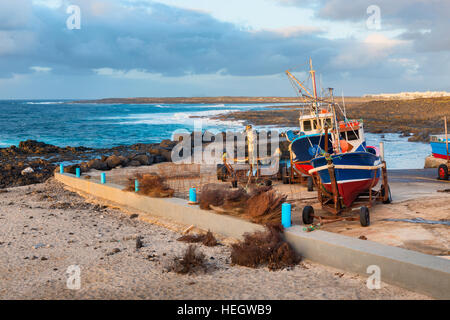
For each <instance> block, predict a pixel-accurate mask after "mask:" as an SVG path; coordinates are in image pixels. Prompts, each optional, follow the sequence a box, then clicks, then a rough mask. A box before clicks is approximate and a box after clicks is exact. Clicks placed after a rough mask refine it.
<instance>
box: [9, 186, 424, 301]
mask: <svg viewBox="0 0 450 320" xmlns="http://www.w3.org/2000/svg"><path fill="white" fill-rule="evenodd" d="M0 192H1V193H0V283H1V286H0V299H428V297H426V296H423V295H420V294H417V293H414V292H410V291H407V290H404V289H401V288H397V287H394V286H391V285H387V284H384V283H383V284H382V288H381V289H379V290H369V289H367V287H366V279H365V278H363V277H360V276H358V275H355V274H350V273H345V274H344V273H342V271H340V270H337V269H334V268H330V267H326V266H322V265H319V264H316V263H312V262H310V261H303V262H302V263H301V264H300V265H299V266H297V267H295V268H293V269H292V270H282V271H277V272H271V271H269V270H268V269H267V268H260V269H256V270H255V269H250V268H245V267H239V266H231V265H230V258H229V255H230V248H229V246H228V245H227V244H228V243H229V241H228V240H227V239H224V240H223V241H222V243H223V245H220V246H216V247H212V248H210V247H205V246H200V250H201V251H202V252H203V253H204V254H205V255H206V258H207V261H208V262H207V263H208V270H207V272H206V273H203V272H201V273H198V274H195V275H179V274H176V273H174V272H168V271H167V268H168V266H169V265H170V264H171V263H172V261H173V259H174V257H175V256H179V255H181V253H182V252H183V251H184V250H185V249H186V247H187V246H188V244H186V243H182V242H178V241H176V239H177V238H178V237H179V236H180V233H179V232H176V231H174V230H181V229H180V228H179V227H178V228H177V227H173V228H171V229H173V230H171V229H168V228H165V227H162V226H159V225H155V224H151V223H148V219H147V222H146V221H143V220H141V218H140V217H137V218H135V217H132V216H130V214H131V213H132V212H125V211H120V210H118V209H115V208H112V207H107V206H105V205H103V204H99V203H92V202H87V201H85V199H84V198H83V197H81V196H80V195H78V194H76V193H73V192H70V191H67V190H65V189H64V188H63V186H62V185H61V184H59V183H57V182H56V181H54V180H53V179H51V180H48V181H47V182H46V183H43V184H37V185H32V186H26V187H17V188H11V189H8V190H7V191H6V192H5V191H0ZM137 236H140V237H142V241H143V244H144V246H143V247H142V248H140V249H136V237H137ZM72 265H77V266H79V267H80V270H81V288H80V289H79V290H70V289H68V288H67V280H68V276H69V274H68V273H67V269H68V267H69V266H72Z"/></svg>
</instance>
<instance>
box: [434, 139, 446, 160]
mask: <svg viewBox="0 0 450 320" xmlns="http://www.w3.org/2000/svg"><path fill="white" fill-rule="evenodd" d="M430 144H431V152H432V153H433V157H435V158H439V159H447V145H446V143H445V142H430ZM449 147H450V142H449Z"/></svg>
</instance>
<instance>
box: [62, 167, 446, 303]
mask: <svg viewBox="0 0 450 320" xmlns="http://www.w3.org/2000/svg"><path fill="white" fill-rule="evenodd" d="M55 176H56V179H57V180H58V181H60V182H62V183H64V184H66V185H68V186H70V187H72V188H75V189H78V190H80V191H83V192H86V193H89V194H91V195H93V196H96V197H99V198H103V199H105V200H109V201H113V202H115V203H117V204H119V205H125V206H128V207H131V208H134V209H137V210H140V211H142V212H146V213H149V214H151V215H154V216H161V217H165V218H170V219H173V220H175V221H177V222H179V223H182V224H186V225H195V226H197V227H199V228H201V229H204V230H211V231H212V232H215V233H219V234H222V235H225V236H228V237H234V238H238V239H239V238H242V235H243V234H244V233H245V232H250V233H251V232H254V231H256V230H263V227H262V226H260V225H257V224H254V223H250V222H247V221H244V220H241V219H238V218H234V217H230V216H227V215H219V214H216V213H213V212H211V211H206V210H200V209H199V208H198V206H192V205H189V204H187V201H186V200H183V199H177V198H170V199H158V198H150V197H146V196H141V195H138V194H136V193H134V192H126V191H123V190H122V187H121V186H117V185H113V184H99V183H96V182H92V181H89V180H85V179H82V178H81V179H79V178H76V177H75V176H74V175H71V174H66V173H65V174H55ZM284 234H285V238H286V240H287V241H288V242H289V243H290V244H291V245H292V247H293V248H294V249H295V250H296V251H297V252H298V253H300V254H301V255H302V256H303V257H304V258H307V259H309V260H312V261H315V262H318V263H321V264H325V265H329V266H332V267H336V268H339V269H342V270H345V271H348V272H355V273H358V274H361V275H365V276H368V274H367V273H366V271H367V267H368V266H370V265H377V266H379V267H380V269H381V281H382V282H386V283H390V284H394V285H397V286H400V287H403V288H406V289H409V290H412V291H416V292H420V293H423V294H426V295H429V296H431V297H434V298H437V299H450V261H449V260H446V259H442V258H438V257H434V256H430V255H426V254H422V253H419V252H415V251H410V250H405V249H401V248H396V247H390V246H386V245H382V244H379V243H376V242H372V241H367V240H359V239H354V238H351V237H347V236H343V235H339V234H335V233H330V232H325V231H320V230H317V231H314V232H305V231H303V228H302V227H301V226H293V227H291V228H289V229H287V230H286V231H285V233H284Z"/></svg>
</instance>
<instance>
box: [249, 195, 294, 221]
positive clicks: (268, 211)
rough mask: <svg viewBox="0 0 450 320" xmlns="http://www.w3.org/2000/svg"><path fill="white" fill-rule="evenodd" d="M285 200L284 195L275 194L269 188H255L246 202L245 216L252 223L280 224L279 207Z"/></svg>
mask: <svg viewBox="0 0 450 320" xmlns="http://www.w3.org/2000/svg"><path fill="white" fill-rule="evenodd" d="M286 199H287V196H286V195H279V194H277V193H276V192H275V191H274V190H273V189H272V188H271V187H259V188H256V189H254V190H253V191H252V193H251V194H250V197H249V199H248V200H247V214H248V215H249V216H250V220H251V221H252V222H256V223H260V224H266V223H281V205H282V204H283V202H285V201H286Z"/></svg>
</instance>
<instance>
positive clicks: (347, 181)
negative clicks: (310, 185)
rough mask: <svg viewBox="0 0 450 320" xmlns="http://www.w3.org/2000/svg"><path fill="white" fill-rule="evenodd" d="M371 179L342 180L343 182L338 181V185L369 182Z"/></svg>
mask: <svg viewBox="0 0 450 320" xmlns="http://www.w3.org/2000/svg"><path fill="white" fill-rule="evenodd" d="M370 180H372V179H353V180H344V181H338V182H337V183H338V184H344V183H350V182H359V181H370ZM324 184H331V182H327V183H324Z"/></svg>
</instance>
